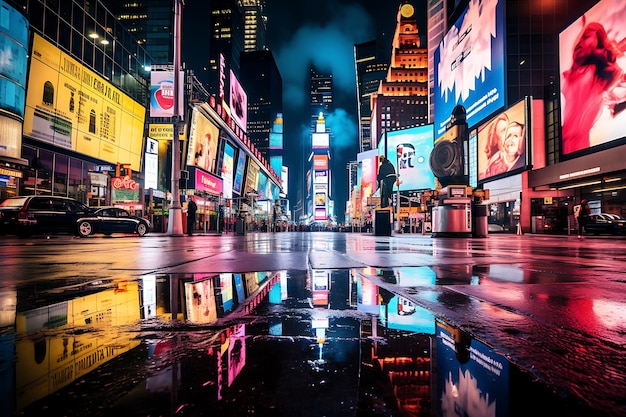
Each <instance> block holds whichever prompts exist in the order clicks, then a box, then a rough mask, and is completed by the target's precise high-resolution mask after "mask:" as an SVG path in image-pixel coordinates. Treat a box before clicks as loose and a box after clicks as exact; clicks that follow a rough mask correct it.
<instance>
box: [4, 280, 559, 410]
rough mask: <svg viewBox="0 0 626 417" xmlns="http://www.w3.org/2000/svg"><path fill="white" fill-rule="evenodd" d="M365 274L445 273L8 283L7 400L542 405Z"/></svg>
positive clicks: (252, 406) (97, 405)
mask: <svg viewBox="0 0 626 417" xmlns="http://www.w3.org/2000/svg"><path fill="white" fill-rule="evenodd" d="M368 277H378V279H381V280H382V281H383V282H394V283H395V284H399V285H407V286H408V285H414V286H416V287H425V286H431V285H435V284H436V281H437V280H438V279H440V278H439V277H438V276H437V275H436V274H435V272H434V270H432V269H428V268H421V269H410V268H400V269H397V270H380V269H376V268H363V269H353V270H309V271H275V272H256V273H242V274H232V273H221V274H157V275H147V276H143V277H141V278H140V279H138V280H136V281H130V280H129V281H119V282H115V283H109V284H108V285H107V286H106V287H102V288H98V289H97V290H91V291H90V292H78V293H77V292H76V291H74V290H72V291H70V290H67V291H49V292H46V295H45V296H41V295H36V294H33V293H32V287H29V288H30V289H29V291H30V293H29V292H28V291H27V292H24V291H21V290H20V289H19V288H18V290H17V291H11V290H5V291H4V292H0V297H2V303H1V305H2V306H3V310H2V316H0V317H1V318H2V322H1V324H2V326H3V327H2V330H3V331H2V338H1V339H0V346H1V349H0V352H1V353H2V358H5V359H6V360H4V361H3V362H2V368H0V372H1V373H0V376H1V378H2V382H3V386H4V387H12V390H10V392H5V393H4V396H3V397H2V401H3V410H13V413H5V415H21V416H28V415H42V414H47V415H86V414H88V415H90V416H95V415H112V414H114V413H118V412H119V413H120V414H123V415H129V416H130V415H179V414H180V415H221V416H240V415H250V414H258V415H272V416H274V415H289V416H292V415H299V416H320V415H328V416H332V415H346V416H350V415H353V416H363V415H384V416H418V417H421V416H425V417H426V416H456V415H468V416H513V415H524V414H520V413H526V414H528V413H530V412H532V413H533V414H535V415H537V416H541V415H549V414H541V412H537V411H536V410H534V409H533V408H532V405H531V403H526V402H524V401H523V400H520V399H518V400H517V401H515V398H514V396H513V394H514V393H512V391H511V389H510V386H511V385H512V383H511V381H513V380H514V378H518V377H519V375H518V376H517V377H514V374H515V372H513V370H512V369H510V365H509V363H508V362H507V360H506V358H504V357H503V356H501V355H499V354H497V353H495V352H494V351H493V350H492V349H491V348H489V347H488V346H486V345H484V344H482V343H480V342H479V341H477V340H475V339H472V337H471V336H470V335H468V334H466V333H464V332H462V331H461V330H459V329H456V328H454V327H453V326H451V325H449V324H448V323H447V322H446V321H445V320H444V319H442V318H436V317H434V316H433V314H432V313H430V312H429V311H427V310H425V309H423V308H422V307H420V306H418V305H416V304H415V303H413V302H412V301H411V300H410V299H408V298H406V297H403V296H400V295H398V294H395V293H393V292H391V291H388V290H386V289H385V288H382V287H379V286H378V285H376V284H375V283H374V282H372V280H371V279H368ZM466 279H468V280H469V281H470V282H471V280H472V279H473V278H472V274H471V273H470V275H469V277H467V278H466ZM20 297H26V299H28V300H29V302H28V303H27V304H23V303H22V302H21V301H20ZM32 300H36V301H37V302H36V304H32V303H31V302H32ZM33 305H35V306H36V307H35V308H32V306H33ZM7 306H9V307H7ZM11 306H12V307H11ZM13 352H15V356H14V357H12V354H13ZM511 368H513V367H511ZM518 379H519V378H518ZM516 381H517V380H516ZM516 384H517V386H518V387H522V388H520V390H518V391H519V392H526V391H524V390H527V387H526V386H525V385H522V383H521V382H519V381H517V382H516ZM528 384H530V382H528ZM514 409H515V410H516V411H515V412H513V410H514Z"/></svg>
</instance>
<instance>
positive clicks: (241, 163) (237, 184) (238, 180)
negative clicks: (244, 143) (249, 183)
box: [233, 149, 246, 194]
mask: <svg viewBox="0 0 626 417" xmlns="http://www.w3.org/2000/svg"><path fill="white" fill-rule="evenodd" d="M245 167H246V154H245V152H244V151H243V149H239V156H238V157H237V168H236V169H235V178H234V179H233V192H235V193H237V194H241V185H242V184H243V173H244V169H245Z"/></svg>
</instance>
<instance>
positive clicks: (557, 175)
mask: <svg viewBox="0 0 626 417" xmlns="http://www.w3.org/2000/svg"><path fill="white" fill-rule="evenodd" d="M625 153H626V145H622V146H618V147H615V148H613V149H607V150H602V151H599V152H596V153H593V154H590V155H585V156H582V157H579V158H576V159H572V160H569V161H564V162H561V163H559V164H555V165H550V166H547V167H545V168H542V169H538V170H535V171H530V172H529V175H528V185H529V187H531V188H532V192H531V193H530V196H529V197H530V209H531V219H532V226H533V229H534V231H536V233H558V234H563V233H568V232H569V231H571V230H572V227H573V226H572V223H573V222H572V215H573V212H572V207H573V206H574V205H576V204H578V203H579V202H580V201H581V200H582V199H586V200H587V201H588V202H589V206H590V208H591V212H592V214H597V213H611V214H617V215H620V216H623V217H624V216H626V169H625V168H626V165H625V163H624V159H623V155H624V154H625Z"/></svg>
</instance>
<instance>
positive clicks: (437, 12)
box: [426, 0, 448, 123]
mask: <svg viewBox="0 0 626 417" xmlns="http://www.w3.org/2000/svg"><path fill="white" fill-rule="evenodd" d="M447 3H448V2H447V1H446V0H432V1H429V2H428V6H427V7H428V8H427V10H426V21H427V25H426V26H427V27H428V31H427V39H428V40H427V42H426V47H427V48H428V102H429V106H428V122H429V123H432V122H433V117H434V107H435V106H434V104H433V102H434V100H433V97H434V94H435V93H434V87H435V49H437V47H438V46H439V43H440V42H441V40H442V39H443V36H444V35H445V34H446V31H447V30H448V27H447V20H446V10H447Z"/></svg>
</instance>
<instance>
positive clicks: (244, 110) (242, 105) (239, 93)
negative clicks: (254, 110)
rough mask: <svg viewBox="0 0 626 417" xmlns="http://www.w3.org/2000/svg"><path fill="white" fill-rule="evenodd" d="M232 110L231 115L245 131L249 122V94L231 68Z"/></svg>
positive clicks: (230, 104)
mask: <svg viewBox="0 0 626 417" xmlns="http://www.w3.org/2000/svg"><path fill="white" fill-rule="evenodd" d="M229 106H230V111H231V115H230V116H231V117H232V118H233V120H234V121H235V123H237V125H239V127H240V128H241V129H242V130H243V131H244V132H245V131H246V123H248V96H247V95H246V92H245V91H244V89H243V87H242V86H241V84H239V80H237V77H236V76H235V73H234V72H233V70H230V103H229Z"/></svg>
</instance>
